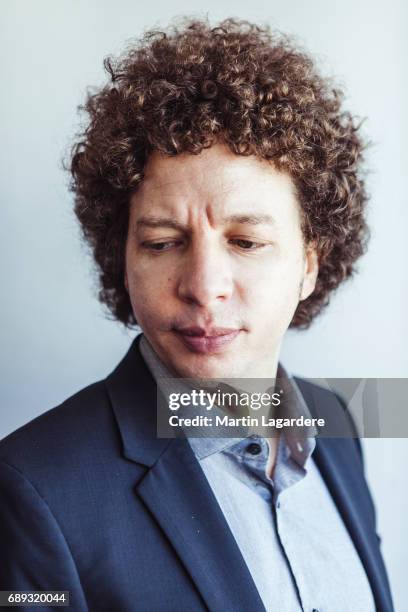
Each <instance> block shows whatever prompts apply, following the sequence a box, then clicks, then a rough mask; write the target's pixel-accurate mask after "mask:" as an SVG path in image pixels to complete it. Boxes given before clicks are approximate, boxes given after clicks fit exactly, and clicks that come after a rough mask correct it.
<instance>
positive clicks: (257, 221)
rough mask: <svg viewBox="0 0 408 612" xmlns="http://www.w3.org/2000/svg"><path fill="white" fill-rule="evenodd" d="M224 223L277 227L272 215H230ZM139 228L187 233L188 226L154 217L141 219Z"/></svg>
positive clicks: (224, 219) (172, 220) (138, 223)
mask: <svg viewBox="0 0 408 612" xmlns="http://www.w3.org/2000/svg"><path fill="white" fill-rule="evenodd" d="M222 222H223V223H246V224H248V225H262V224H264V225H265V224H266V225H275V219H274V218H273V217H271V215H261V214H258V215H250V214H248V215H237V214H236V215H229V216H228V217H224V218H223V219H222ZM136 226H137V227H142V226H144V227H169V228H171V229H177V230H182V231H187V230H188V228H187V226H185V225H183V224H182V223H179V222H178V221H174V219H170V218H168V217H152V216H145V217H141V218H140V219H139V220H138V221H137V222H136Z"/></svg>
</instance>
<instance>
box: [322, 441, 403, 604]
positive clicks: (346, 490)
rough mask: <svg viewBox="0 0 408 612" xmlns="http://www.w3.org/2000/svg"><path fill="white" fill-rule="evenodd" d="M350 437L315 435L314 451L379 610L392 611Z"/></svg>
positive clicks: (364, 487) (364, 488)
mask: <svg viewBox="0 0 408 612" xmlns="http://www.w3.org/2000/svg"><path fill="white" fill-rule="evenodd" d="M353 445H355V442H354V441H353V440H351V439H338V438H337V439H336V438H319V439H318V440H317V446H316V451H315V454H314V457H315V461H316V464H317V466H318V468H319V470H320V472H321V474H322V476H323V478H324V480H325V482H326V485H327V487H328V489H329V491H330V493H331V495H332V497H333V500H334V502H335V504H336V506H337V508H338V510H339V513H340V515H341V517H342V519H343V521H344V524H345V525H346V527H347V529H348V532H349V534H350V537H351V539H352V541H353V542H354V545H355V547H356V550H357V552H358V554H359V556H360V559H361V561H362V564H363V566H364V569H365V571H366V574H367V577H368V580H369V582H370V585H371V589H372V592H373V596H374V599H375V602H376V609H377V610H378V611H379V612H380V611H381V612H391V611H392V610H393V606H392V601H391V595H390V591H389V586H388V580H387V575H386V571H385V567H384V564H383V560H382V558H381V554H380V550H379V546H378V542H377V538H376V535H375V534H374V533H373V527H372V525H370V524H367V520H366V518H367V512H366V511H365V507H366V503H365V499H364V496H366V495H368V491H367V489H366V485H365V483H364V482H361V478H359V476H358V475H357V474H356V469H355V468H356V466H355V462H354V464H353V461H352V460H350V458H354V459H355V460H357V451H356V450H355V449H354V448H353Z"/></svg>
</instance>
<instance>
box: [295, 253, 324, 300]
mask: <svg viewBox="0 0 408 612" xmlns="http://www.w3.org/2000/svg"><path fill="white" fill-rule="evenodd" d="M318 273H319V258H318V255H317V248H316V245H315V244H314V243H311V244H309V245H307V247H306V251H305V258H304V269H303V281H302V285H301V288H300V296H299V300H300V301H302V300H305V299H306V298H308V297H309V295H311V294H312V293H313V291H314V288H315V287H316V280H317V275H318Z"/></svg>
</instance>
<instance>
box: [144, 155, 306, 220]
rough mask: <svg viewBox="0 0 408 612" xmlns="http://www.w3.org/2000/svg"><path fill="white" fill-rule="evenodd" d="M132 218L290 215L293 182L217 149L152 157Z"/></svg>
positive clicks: (253, 161)
mask: <svg viewBox="0 0 408 612" xmlns="http://www.w3.org/2000/svg"><path fill="white" fill-rule="evenodd" d="M132 203H134V204H135V206H134V208H135V209H136V210H135V211H134V213H135V214H136V215H139V214H140V215H141V214H146V213H147V212H150V213H151V212H160V213H165V212H166V213H169V214H174V215H176V216H179V215H183V214H184V215H188V214H189V213H191V212H192V211H195V212H196V213H199V212H200V211H203V212H204V211H207V212H208V210H210V211H211V212H212V214H214V215H217V214H219V215H223V216H225V215H234V214H235V215H237V214H241V215H248V214H249V213H253V214H271V215H273V216H277V217H279V216H282V215H283V217H285V216H286V215H296V214H297V212H298V203H297V197H296V190H295V186H294V183H293V181H292V179H291V178H290V176H289V175H288V174H286V173H283V172H279V171H277V170H276V168H274V166H273V165H272V164H271V163H270V162H267V161H265V160H261V159H259V158H257V157H255V156H254V155H250V156H242V155H236V154H234V153H233V152H232V151H230V149H229V148H228V147H226V146H225V145H222V144H216V145H213V146H212V147H211V148H209V149H204V150H203V151H202V152H201V153H200V154H199V155H193V154H191V153H182V154H179V155H176V156H173V157H171V156H167V155H163V154H160V153H158V152H154V153H152V154H151V156H150V157H149V160H148V162H147V164H146V167H145V173H144V179H143V181H142V183H141V185H140V187H139V188H138V191H137V192H136V194H135V195H134V196H133V198H132Z"/></svg>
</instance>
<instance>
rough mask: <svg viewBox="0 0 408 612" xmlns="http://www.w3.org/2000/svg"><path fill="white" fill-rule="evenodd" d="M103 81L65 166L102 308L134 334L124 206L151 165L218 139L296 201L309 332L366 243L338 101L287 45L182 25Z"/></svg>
mask: <svg viewBox="0 0 408 612" xmlns="http://www.w3.org/2000/svg"><path fill="white" fill-rule="evenodd" d="M105 68H106V70H107V72H108V73H109V75H110V82H109V83H108V84H107V85H105V86H104V87H103V88H101V89H99V90H98V91H97V92H96V93H93V94H88V97H87V100H86V103H85V105H84V106H83V107H81V108H82V109H83V110H85V111H86V113H87V116H88V123H87V127H86V129H85V130H84V132H83V133H82V134H81V135H80V137H79V140H78V142H77V143H76V144H75V145H74V147H73V151H72V160H71V166H70V169H71V173H72V177H73V180H72V185H71V188H72V190H73V191H74V193H75V213H76V215H77V218H78V219H79V221H80V224H81V226H82V230H83V234H84V236H85V239H86V241H87V242H88V244H89V245H90V246H91V248H92V251H93V256H94V259H95V261H96V264H97V266H98V270H99V279H100V286H101V289H100V292H99V297H100V300H101V301H102V302H104V303H105V304H106V305H107V306H108V308H109V309H110V311H111V313H112V314H113V316H114V318H115V319H118V320H119V321H121V322H122V323H124V324H125V325H127V326H132V325H134V324H136V323H137V322H136V320H135V317H134V314H133V311H132V307H131V303H130V299H129V295H128V293H127V291H126V288H125V285H124V264H125V261H124V259H125V243H126V236H127V226H128V213H129V200H130V197H131V195H132V194H133V193H134V192H135V191H136V190H137V188H138V185H139V184H140V182H141V181H142V180H143V171H144V167H145V164H146V161H147V158H148V156H149V154H150V153H151V152H153V151H160V152H162V153H165V154H167V155H177V154H179V153H182V152H190V153H192V154H198V153H200V152H201V151H202V150H203V149H204V148H208V147H210V146H211V145H212V144H213V143H215V142H216V141H220V140H222V141H223V142H224V143H225V144H227V145H228V146H229V147H230V149H231V150H232V151H233V152H234V153H235V154H238V155H256V156H259V157H260V158H263V159H266V160H271V162H272V163H273V164H274V167H276V168H277V169H278V170H282V171H286V172H287V173H288V174H289V175H290V176H291V178H292V180H293V182H294V184H295V186H296V188H297V192H298V198H299V203H300V207H301V210H302V230H303V235H304V240H305V242H306V243H309V242H310V241H314V242H315V244H316V245H317V249H318V257H319V275H318V279H317V283H316V288H315V290H314V292H313V293H312V295H311V296H310V297H308V298H307V299H306V300H304V301H302V302H300V303H299V305H298V307H297V310H296V312H295V314H294V317H293V319H292V322H291V327H307V326H308V325H309V324H310V323H311V321H312V319H313V318H314V317H315V316H316V315H317V314H318V313H319V312H320V311H321V309H322V308H323V306H325V305H326V304H327V303H328V301H329V296H330V294H331V292H332V291H333V290H334V289H335V288H336V287H337V286H338V285H339V284H340V283H341V282H342V281H343V280H345V279H346V278H348V277H349V276H350V275H351V274H352V273H353V271H354V267H355V266H354V264H355V261H356V260H357V258H358V257H359V256H360V255H362V253H363V252H364V250H365V245H366V241H367V237H368V230H367V226H366V223H365V220H364V210H365V204H366V201H367V194H366V190H365V187H364V180H363V177H362V170H361V167H362V163H361V162H362V159H363V157H362V153H363V150H364V148H365V144H364V142H363V140H362V138H361V136H360V134H359V133H358V130H359V128H360V125H361V124H358V123H357V121H356V119H355V118H354V117H353V116H352V115H351V114H350V113H349V112H346V111H344V110H343V108H342V104H343V94H342V92H341V91H340V90H339V89H338V88H335V87H332V86H331V83H330V80H328V79H327V78H322V77H321V76H320V75H319V74H318V73H317V71H316V68H315V66H314V63H313V61H312V59H311V58H310V57H309V56H308V55H307V54H305V53H304V52H303V51H300V50H299V49H298V48H296V45H294V43H293V42H292V41H291V39H290V38H289V37H287V36H284V35H282V34H280V33H277V32H273V31H271V30H270V28H269V27H260V26H258V25H253V24H251V23H249V22H246V21H237V20H234V19H227V20H224V21H222V22H221V23H220V24H219V26H218V27H214V28H212V27H210V25H209V24H208V22H207V21H205V20H192V21H191V20H187V21H183V22H182V23H181V24H179V25H173V26H171V27H170V28H169V29H168V30H167V32H158V31H151V32H147V33H146V34H145V35H144V36H143V37H142V39H141V40H140V41H139V42H138V43H136V44H135V45H133V46H132V47H131V48H130V49H128V50H127V52H126V53H125V54H124V55H122V56H121V57H119V58H117V59H116V60H113V59H112V58H108V59H106V60H105Z"/></svg>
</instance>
